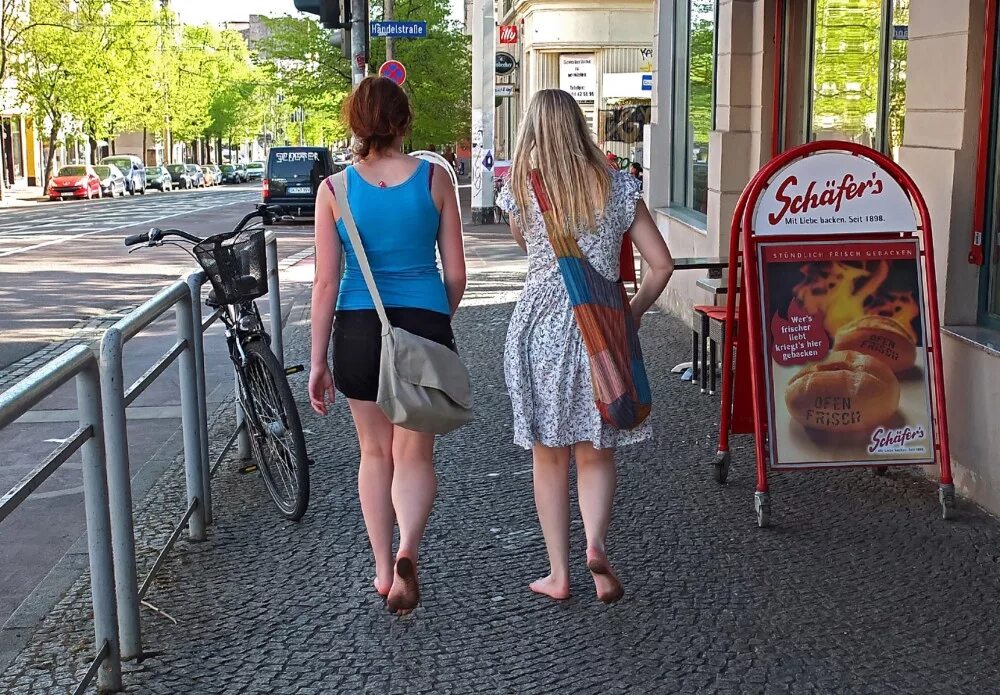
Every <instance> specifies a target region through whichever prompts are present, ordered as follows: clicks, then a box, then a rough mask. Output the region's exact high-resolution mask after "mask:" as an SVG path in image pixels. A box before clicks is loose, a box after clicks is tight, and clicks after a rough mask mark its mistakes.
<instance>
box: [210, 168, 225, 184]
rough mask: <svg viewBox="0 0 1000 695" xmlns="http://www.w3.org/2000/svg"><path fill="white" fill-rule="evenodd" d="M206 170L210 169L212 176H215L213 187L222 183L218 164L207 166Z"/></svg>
mask: <svg viewBox="0 0 1000 695" xmlns="http://www.w3.org/2000/svg"><path fill="white" fill-rule="evenodd" d="M208 168H209V169H211V170H212V174H214V175H215V185H216V186H218V185H220V184H221V183H222V169H220V168H219V165H218V164H209V165H208Z"/></svg>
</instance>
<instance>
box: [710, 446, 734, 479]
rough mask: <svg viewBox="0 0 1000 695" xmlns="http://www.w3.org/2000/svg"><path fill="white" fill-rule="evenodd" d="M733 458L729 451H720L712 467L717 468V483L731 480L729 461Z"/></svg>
mask: <svg viewBox="0 0 1000 695" xmlns="http://www.w3.org/2000/svg"><path fill="white" fill-rule="evenodd" d="M730 458H731V456H730V453H729V452H728V451H720V452H718V454H717V455H716V457H715V461H713V462H712V465H713V466H714V467H715V482H717V483H725V482H726V479H727V478H729V460H730Z"/></svg>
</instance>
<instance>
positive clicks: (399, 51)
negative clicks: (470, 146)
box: [369, 0, 472, 149]
mask: <svg viewBox="0 0 1000 695" xmlns="http://www.w3.org/2000/svg"><path fill="white" fill-rule="evenodd" d="M384 7H385V6H384V0H376V2H374V3H373V5H372V10H371V12H372V15H373V19H380V18H381V17H382V16H383V15H384ZM449 11H450V9H449V4H448V2H447V0H396V3H395V19H398V20H404V21H407V20H412V21H417V20H423V21H426V22H427V38H425V39H398V40H397V41H396V60H399V61H400V62H401V63H403V65H405V66H406V83H405V85H404V87H405V88H406V90H407V92H408V93H409V95H410V100H411V103H412V105H413V116H414V118H413V135H412V137H411V138H410V143H411V144H412V146H413V147H414V148H416V149H422V148H424V147H426V146H427V145H431V144H443V143H450V142H455V141H457V140H460V139H462V138H465V137H468V136H469V131H470V130H471V124H470V120H471V114H472V53H471V51H470V49H469V37H468V36H466V35H464V34H463V33H462V32H461V30H460V28H459V27H458V26H456V25H455V24H453V23H452V22H450V21H449V19H448V14H449ZM370 53H371V55H370V58H369V61H370V62H371V64H372V65H374V66H378V65H381V64H382V63H383V62H384V60H385V40H384V39H373V40H372V41H371V48H370Z"/></svg>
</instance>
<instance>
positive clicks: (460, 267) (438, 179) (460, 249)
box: [431, 164, 466, 316]
mask: <svg viewBox="0 0 1000 695" xmlns="http://www.w3.org/2000/svg"><path fill="white" fill-rule="evenodd" d="M432 166H433V167H434V180H433V182H432V184H431V185H432V190H431V195H432V197H433V198H434V204H435V205H436V206H437V209H438V212H440V213H441V222H440V223H439V225H438V237H437V243H438V250H439V251H440V252H441V269H442V270H443V271H444V288H445V291H447V293H448V306H449V307H450V308H451V314H452V316H454V315H455V312H456V311H458V305H459V303H460V302H461V301H462V295H464V294H465V282H466V270H465V241H464V240H463V238H462V213H461V212H460V211H459V209H458V192H457V191H456V190H455V185H454V184H453V183H452V182H451V176H450V175H449V174H448V172H447V171H446V170H445V168H444V167H442V166H441V165H440V164H434V165H432Z"/></svg>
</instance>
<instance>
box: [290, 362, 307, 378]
mask: <svg viewBox="0 0 1000 695" xmlns="http://www.w3.org/2000/svg"><path fill="white" fill-rule="evenodd" d="M305 370H306V368H305V367H303V366H302V365H301V364H297V365H295V366H294V367H285V376H291V375H292V374H298V373H299V372H304V371H305Z"/></svg>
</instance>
